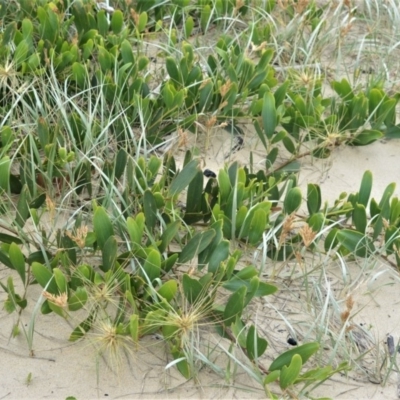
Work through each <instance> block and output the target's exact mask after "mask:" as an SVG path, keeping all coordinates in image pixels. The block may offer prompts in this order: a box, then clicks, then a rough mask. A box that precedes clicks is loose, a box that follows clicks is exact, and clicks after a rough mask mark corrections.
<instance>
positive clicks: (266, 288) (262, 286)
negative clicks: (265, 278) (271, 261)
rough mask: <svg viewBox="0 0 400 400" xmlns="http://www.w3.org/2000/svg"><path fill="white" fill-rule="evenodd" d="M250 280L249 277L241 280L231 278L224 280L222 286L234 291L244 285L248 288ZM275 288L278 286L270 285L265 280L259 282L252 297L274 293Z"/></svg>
mask: <svg viewBox="0 0 400 400" xmlns="http://www.w3.org/2000/svg"><path fill="white" fill-rule="evenodd" d="M250 282H251V280H250V279H247V280H241V279H235V278H232V279H231V280H229V281H227V282H224V283H223V284H222V287H223V288H225V289H227V290H230V291H231V292H234V291H236V290H238V289H240V288H242V287H245V288H246V289H247V290H250ZM277 290H278V288H277V287H276V286H274V285H270V284H269V283H266V282H260V283H259V285H258V288H257V290H256V292H255V293H254V297H263V296H268V295H270V294H274V293H275V292H276V291H277Z"/></svg>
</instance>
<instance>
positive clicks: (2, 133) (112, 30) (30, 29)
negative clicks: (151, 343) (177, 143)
mask: <svg viewBox="0 0 400 400" xmlns="http://www.w3.org/2000/svg"><path fill="white" fill-rule="evenodd" d="M17 3H18V4H17ZM125 3H126V4H125ZM128 3H129V2H119V4H118V9H115V10H113V11H110V13H108V11H106V10H105V9H101V6H98V5H97V3H96V2H94V1H90V0H88V1H86V0H85V1H83V0H77V1H74V2H72V3H71V4H70V2H68V1H61V0H54V1H53V2H43V1H34V0H24V1H21V2H6V1H4V0H0V18H1V20H2V26H3V28H4V29H2V32H1V33H0V42H1V46H0V114H1V115H2V116H3V117H4V119H3V120H2V122H1V126H0V196H1V202H2V204H1V209H0V212H1V213H2V215H3V214H6V216H7V218H8V217H9V216H11V217H10V218H9V222H10V224H9V227H8V228H7V229H8V230H7V232H8V233H5V232H3V231H2V232H1V233H0V262H1V263H2V264H4V265H5V266H6V267H7V268H10V269H11V270H14V271H15V272H16V275H14V277H12V276H9V277H7V280H6V283H0V284H1V288H2V289H3V290H4V292H5V293H6V300H5V302H4V307H5V310H6V311H7V312H9V313H11V312H17V313H18V314H19V315H20V314H21V311H22V310H23V309H25V308H26V306H27V301H28V300H27V299H28V291H29V288H30V285H32V284H38V285H40V287H42V289H43V292H42V298H41V299H42V300H43V302H42V303H41V304H39V307H38V309H39V308H40V307H41V311H42V312H43V313H55V314H57V315H59V316H61V317H62V318H67V317H68V318H69V317H70V316H71V315H72V314H73V313H75V312H76V311H79V313H78V314H79V315H80V318H82V320H81V322H80V323H79V324H77V326H76V327H75V328H74V329H73V331H72V332H71V334H70V340H71V341H75V340H78V339H82V338H84V337H85V336H86V335H87V334H88V333H89V332H90V331H91V330H94V329H97V328H99V324H101V323H104V321H107V322H108V323H110V325H111V326H112V328H113V329H114V331H115V335H116V336H122V337H124V338H130V339H131V340H132V341H133V343H134V344H135V346H137V345H138V344H139V342H140V340H141V339H142V338H143V336H146V335H149V334H151V333H159V334H162V335H163V336H164V339H165V340H166V342H167V343H168V346H169V349H170V353H171V355H172V357H173V360H174V361H173V362H172V364H171V365H175V366H176V368H177V369H178V370H179V371H180V372H181V374H182V375H183V376H184V377H186V378H188V379H189V378H191V377H193V376H194V375H195V367H194V364H193V362H192V361H193V360H192V359H191V356H193V349H192V353H191V340H194V338H195V337H196V335H197V332H196V330H197V329H198V327H199V326H200V325H201V324H202V323H203V322H205V321H207V323H208V324H209V325H210V326H211V327H213V328H215V329H216V330H217V332H218V333H219V334H221V336H223V337H224V338H229V339H230V340H231V342H232V345H237V346H239V347H240V348H241V349H242V350H243V351H244V353H245V354H246V355H247V357H248V359H249V361H250V363H251V364H252V365H253V367H254V368H257V369H258V371H257V373H259V374H260V375H262V374H264V373H265V371H266V369H265V368H262V367H260V365H261V364H259V363H262V362H263V355H264V354H265V352H266V351H267V350H268V343H267V341H266V340H265V339H264V338H263V337H261V336H260V331H259V330H258V329H257V327H256V326H255V325H253V324H250V325H249V324H247V321H246V308H247V307H248V305H249V304H250V303H251V301H253V300H254V299H255V298H258V297H263V296H267V295H273V294H274V293H275V292H276V291H277V287H276V286H275V285H274V283H273V282H268V281H266V279H265V277H264V276H263V274H262V273H261V271H260V269H258V268H256V266H253V265H246V266H245V267H242V268H240V267H239V265H238V261H239V259H240V256H241V251H239V250H235V249H237V248H238V247H241V248H244V249H250V250H254V249H256V248H258V247H260V246H263V249H265V257H268V258H269V259H270V260H272V262H275V261H281V260H282V261H285V262H286V261H288V260H290V259H291V258H292V257H294V256H296V257H297V256H298V255H301V254H303V253H304V252H305V251H307V250H310V251H321V252H326V253H328V254H329V253H330V252H331V251H332V250H334V252H335V253H337V254H339V255H341V256H342V257H344V256H346V255H349V256H351V257H363V258H367V257H369V256H371V255H372V254H376V253H378V252H379V251H381V249H380V248H378V246H380V245H378V244H377V243H378V241H377V239H378V238H379V239H382V243H383V251H384V253H385V257H390V260H393V261H391V262H393V265H395V266H396V267H397V268H399V267H400V256H399V249H400V239H399V237H400V235H399V229H400V202H399V200H398V198H397V197H393V194H394V191H395V184H390V185H388V187H387V188H386V190H385V191H384V193H383V195H382V197H381V199H380V200H375V199H373V198H370V197H371V191H372V174H371V172H369V171H367V172H366V173H365V174H364V176H363V178H362V181H361V184H360V188H359V191H358V192H356V193H353V194H350V195H349V196H347V194H345V195H343V196H340V197H339V198H338V200H337V201H335V202H334V204H333V205H332V206H329V205H328V204H325V205H323V204H322V194H321V190H320V187H319V186H318V185H317V184H313V183H309V184H308V185H307V192H306V193H303V192H302V191H301V189H300V188H299V186H298V185H297V175H296V174H297V173H298V171H299V168H300V162H299V160H300V159H301V158H302V157H304V156H308V155H312V156H314V157H318V158H325V157H327V156H329V154H330V152H331V151H332V149H333V148H334V146H336V145H339V144H342V143H343V144H349V145H354V146H355V145H357V146H358V145H367V144H369V143H372V142H373V141H376V140H377V139H379V138H382V137H384V136H386V137H388V138H393V137H400V133H399V132H400V128H399V125H398V124H397V120H396V106H397V102H398V99H399V96H398V95H392V94H389V92H386V91H385V90H384V89H383V88H382V85H380V84H375V83H371V84H369V86H368V87H367V88H359V87H353V86H352V85H351V84H350V82H349V81H348V80H346V79H342V80H341V81H333V82H331V86H332V89H333V90H334V92H335V93H336V95H335V96H330V97H324V96H323V93H322V79H321V77H320V76H318V75H313V74H312V73H309V71H308V70H307V69H306V68H305V69H304V71H302V72H301V74H300V73H298V72H296V71H290V72H288V73H287V74H286V75H284V74H281V73H278V70H277V68H276V65H275V64H276V61H275V59H276V57H278V56H279V54H276V52H274V50H273V49H272V48H270V47H268V46H267V47H265V44H266V43H271V42H272V40H270V39H271V37H272V34H273V30H274V29H275V28H274V26H273V25H272V24H271V23H269V22H265V21H269V19H270V17H268V18H264V17H266V15H267V14H270V13H272V12H273V11H274V9H275V6H276V1H272V0H269V1H263V2H261V3H262V4H261V3H260V4H257V5H256V6H257V7H258V8H257V13H258V14H259V15H261V16H263V18H262V19H263V20H265V21H263V20H257V19H254V18H253V19H252V20H251V19H246V15H248V14H249V12H250V9H251V7H253V6H254V5H253V4H252V3H251V2H250V1H243V2H237V1H233V0H227V1H220V0H195V1H190V0H173V1H169V2H160V1H155V0H136V1H134V8H132V7H130V6H129V4H128ZM256 3H257V2H256ZM314 3H315V2H309V4H308V5H307V6H306V9H305V11H304V15H303V20H302V21H303V22H302V23H303V24H304V26H306V27H308V29H310V31H311V32H312V34H313V35H314V36H315V38H317V37H319V36H318V35H319V29H320V27H321V24H322V22H323V21H322V19H321V16H322V12H323V10H322V8H319V7H317V5H316V4H314ZM250 6H251V7H250ZM256 6H254V7H256ZM255 15H257V14H255ZM297 17H298V9H297V7H295V5H294V4H291V5H289V6H288V7H287V9H286V10H285V13H284V16H283V18H290V19H291V20H295V19H296V18H297ZM257 18H259V17H257ZM168 20H171V23H170V25H169V26H166V25H165V22H164V21H168ZM271 20H272V19H271ZM227 21H240V22H241V23H243V24H244V27H245V28H244V33H243V35H242V33H241V34H240V35H236V33H235V34H230V32H229V30H226V29H224V26H225V24H226V23H227ZM229 23H231V22H229ZM197 27H199V29H200V30H201V32H202V33H203V34H205V33H207V31H208V30H209V29H211V28H217V29H220V34H218V35H217V39H216V42H215V46H214V48H213V49H212V51H210V52H207V54H206V55H204V54H202V51H201V50H200V51H199V49H198V48H197V43H195V41H194V40H191V35H193V33H194V32H195V30H196V28H197ZM165 32H168V35H167V36H168V37H167V39H168V40H167V42H168V44H167V45H165V47H163V48H162V51H160V52H159V54H157V56H156V57H155V58H156V60H154V59H150V57H149V56H148V54H147V53H146V52H145V51H144V46H143V44H144V43H145V42H146V43H147V42H150V41H151V40H152V38H153V37H162V36H161V35H164V34H165ZM179 35H182V36H179ZM246 35H247V36H246ZM178 36H179V37H178ZM245 37H247V39H248V41H247V44H245V42H246V40H243V38H245ZM250 44H251V47H252V48H254V49H253V50H251V51H250V49H249V48H250ZM153 61H156V62H157V63H158V64H157V68H153V64H152V62H153ZM154 69H157V71H158V70H160V71H162V72H163V77H162V78H160V77H159V76H158V74H157V73H156V72H154ZM42 86H43V87H42ZM24 118H26V120H25V119H24ZM244 123H249V124H251V125H252V126H253V127H254V130H255V132H256V134H257V136H258V138H259V139H260V142H261V143H262V145H263V146H264V148H265V154H264V156H265V158H264V161H263V162H264V167H263V168H260V169H259V170H258V171H255V170H254V166H253V162H252V157H253V155H251V161H250V164H251V165H250V166H241V165H239V164H238V163H237V162H234V163H231V164H229V165H226V166H224V167H222V168H221V169H220V170H219V171H217V174H216V177H212V178H210V179H209V180H208V181H207V182H205V178H204V175H203V172H202V170H201V169H200V166H201V165H202V164H201V162H202V160H201V158H200V157H197V156H195V155H194V154H195V153H194V152H193V154H192V153H191V152H187V153H186V156H185V160H184V162H183V165H182V166H181V167H180V166H179V167H178V168H177V163H178V162H177V160H176V159H175V158H174V156H173V155H171V154H169V153H167V155H166V156H165V158H164V160H162V159H161V158H160V157H158V156H157V155H156V154H155V151H156V150H158V149H159V148H160V146H161V145H163V144H165V143H166V142H168V141H169V140H170V139H168V135H169V134H173V135H174V134H176V133H180V132H184V134H189V135H190V134H192V133H195V134H198V133H199V132H200V131H201V129H204V127H206V130H207V129H211V128H212V127H211V128H209V126H208V124H210V126H211V125H213V124H214V125H216V126H219V127H225V128H226V129H228V130H229V131H230V132H231V133H234V134H235V135H236V134H237V133H238V132H241V131H242V129H241V125H242V124H243V125H244ZM214 125H213V126H214ZM305 146H308V149H309V150H307V151H306V152H305V153H302V151H303V150H302V149H304V147H305ZM282 160H284V161H282ZM11 195H13V196H15V201H14V199H13V201H10V199H11ZM86 195H87V197H85V196H86ZM83 198H85V199H89V200H91V202H90V201H87V202H86V203H87V204H85V205H84V204H81V203H80V202H81V200H82V199H83ZM60 203H61V205H60ZM78 204H79V205H78ZM70 206H71V207H75V206H76V209H75V210H74V213H73V217H72V219H71V220H72V221H74V222H75V224H74V223H73V222H69V225H68V230H67V229H66V228H65V227H64V228H62V229H59V230H57V231H55V230H54V229H50V231H49V232H47V231H46V229H45V228H43V225H42V223H43V221H44V220H45V218H44V215H45V214H46V213H49V214H50V215H52V213H53V212H55V211H57V213H60V210H61V209H63V208H64V207H70ZM302 206H303V207H302ZM303 210H307V212H306V211H303ZM58 217H59V214H57V215H56V217H54V216H51V219H53V218H54V220H55V219H56V218H58ZM370 217H371V218H370ZM28 220H30V221H29V223H30V222H32V224H33V227H34V229H35V230H36V233H37V235H30V234H29V233H28V232H27V231H26V225H27V222H28ZM307 227H308V228H310V230H309V231H308V235H309V236H308V237H306V234H305V232H306V229H304V228H307ZM317 244H321V246H317ZM88 260H90V261H88ZM182 269H183V270H184V272H182ZM14 278H16V279H18V280H19V279H20V280H21V283H22V289H18V291H19V292H20V293H22V294H18V293H17V292H16V289H15V286H14V280H13V279H14ZM17 287H20V286H17ZM115 305H117V307H116V306H115ZM32 329H33V328H32ZM16 331H17V329H16V330H15V332H16ZM318 349H319V345H318V343H307V344H304V345H302V346H298V347H296V348H295V349H292V350H289V351H287V352H285V353H283V354H281V355H279V356H278V357H277V358H276V359H275V360H274V361H273V362H272V364H271V366H270V368H269V371H268V372H269V374H268V375H266V376H263V382H264V384H265V386H268V385H269V384H270V383H272V382H274V381H277V380H278V381H279V385H280V387H281V389H282V390H283V391H286V390H288V389H290V388H291V387H292V386H293V385H295V384H297V383H299V382H306V384H309V383H310V382H312V381H313V382H314V381H315V382H319V381H323V380H325V379H327V378H328V377H330V376H331V375H333V374H334V373H336V372H339V371H343V370H345V369H346V368H347V367H346V366H345V365H344V364H343V365H340V366H338V367H337V368H336V369H333V368H332V367H330V366H326V367H321V368H315V369H312V370H308V371H306V372H304V373H302V372H301V370H302V368H303V366H304V364H305V363H306V362H307V360H308V359H309V358H310V357H311V356H312V355H313V354H315V353H316V352H317V351H318ZM258 367H260V368H258Z"/></svg>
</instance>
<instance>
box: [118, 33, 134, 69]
mask: <svg viewBox="0 0 400 400" xmlns="http://www.w3.org/2000/svg"><path fill="white" fill-rule="evenodd" d="M120 51H121V56H122V60H123V62H124V64H132V65H133V64H134V63H135V56H134V55H133V51H132V45H131V44H130V43H129V42H128V41H127V40H126V39H124V40H123V41H122V43H121V45H120Z"/></svg>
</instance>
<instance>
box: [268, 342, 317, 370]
mask: <svg viewBox="0 0 400 400" xmlns="http://www.w3.org/2000/svg"><path fill="white" fill-rule="evenodd" d="M319 347H320V345H319V343H318V342H311V343H306V344H303V345H301V346H298V347H295V348H293V349H290V350H288V351H285V352H284V353H282V354H281V355H279V356H278V357H277V358H276V359H275V360H274V361H273V362H272V364H271V365H270V367H269V371H275V370H282V368H283V366H285V365H286V366H288V365H290V363H291V361H292V358H293V356H294V355H295V354H298V355H299V356H300V357H301V360H302V364H303V365H304V364H305V363H306V362H307V360H308V359H309V358H310V357H311V356H312V355H313V354H314V353H316V352H317V351H318V350H319Z"/></svg>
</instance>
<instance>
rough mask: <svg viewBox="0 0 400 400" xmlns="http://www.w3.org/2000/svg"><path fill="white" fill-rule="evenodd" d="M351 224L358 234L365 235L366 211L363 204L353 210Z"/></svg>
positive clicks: (357, 205)
mask: <svg viewBox="0 0 400 400" xmlns="http://www.w3.org/2000/svg"><path fill="white" fill-rule="evenodd" d="M353 223H354V226H355V227H356V230H357V231H358V232H361V233H363V234H365V230H366V229H367V211H366V210H365V207H364V205H363V204H356V205H355V206H354V209H353Z"/></svg>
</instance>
